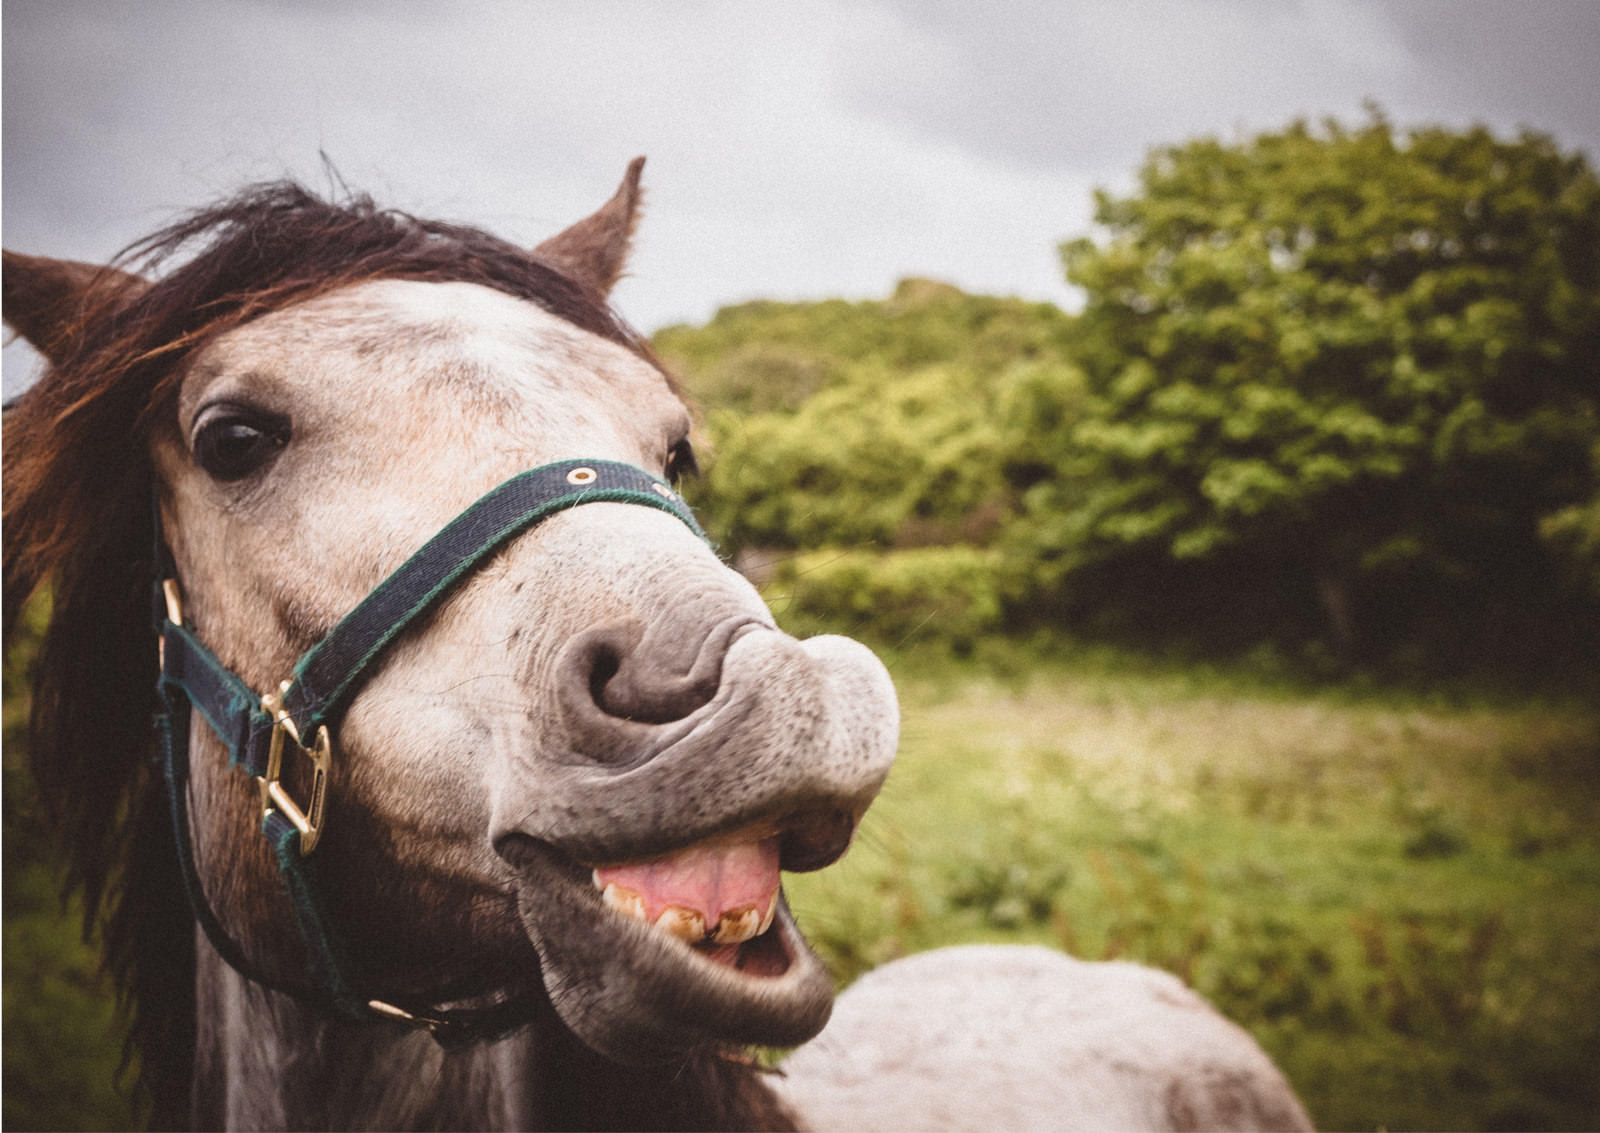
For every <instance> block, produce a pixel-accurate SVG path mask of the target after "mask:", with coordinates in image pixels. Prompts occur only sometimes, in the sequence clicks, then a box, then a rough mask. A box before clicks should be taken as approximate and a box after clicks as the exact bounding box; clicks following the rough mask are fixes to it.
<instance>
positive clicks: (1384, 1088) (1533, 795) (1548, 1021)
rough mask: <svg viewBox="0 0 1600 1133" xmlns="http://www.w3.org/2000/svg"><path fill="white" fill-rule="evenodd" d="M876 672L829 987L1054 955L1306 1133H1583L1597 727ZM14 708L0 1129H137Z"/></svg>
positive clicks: (982, 667) (1593, 1110)
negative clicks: (951, 959) (1022, 948)
mask: <svg viewBox="0 0 1600 1133" xmlns="http://www.w3.org/2000/svg"><path fill="white" fill-rule="evenodd" d="M886 656H887V657H888V659H889V662H890V666H891V669H892V671H893V672H894V674H895V679H896V684H897V686H898V688H899V690H900V696H901V701H902V711H903V718H904V724H903V740H902V745H901V753H900V756H899V759H898V762H897V764H896V767H895V770H894V772H893V774H892V775H891V777H890V780H889V783H888V785H887V787H886V789H885V791H884V793H883V795H882V797H881V798H880V799H879V801H878V802H877V803H876V804H875V805H874V807H873V809H872V811H871V812H869V814H868V816H867V820H866V822H865V824H864V826H863V828H862V830H861V833H860V835H859V837H858V839H857V841H856V844H855V846H854V847H853V848H852V850H851V852H850V853H849V854H848V855H847V856H846V858H845V859H844V860H843V861H841V862H840V863H838V864H837V865H835V866H834V867H832V868H830V869H828V870H825V871H823V872H820V873H815V874H804V875H794V876H791V877H790V879H789V882H788V884H789V889H790V892H791V894H792V899H793V901H794V904H795V906H796V908H797V910H798V914H799V917H800V919H801V923H802V925H803V926H804V927H805V929H806V931H807V932H808V934H809V935H810V936H811V938H812V940H813V942H814V944H815V945H816V947H817V949H818V951H819V952H820V953H821V954H822V955H823V957H824V958H825V959H826V960H827V962H828V963H829V964H830V965H831V966H832V968H833V970H834V972H835V973H836V975H837V977H838V979H839V981H840V982H841V984H843V983H848V982H849V981H850V980H851V979H853V978H854V977H855V976H856V975H858V974H860V973H861V972H862V971H864V970H866V969H867V968H870V967H872V966H874V965H877V964H881V963H883V962H885V961H887V960H890V959H893V958H894V957H896V956H901V955H906V954H908V953H912V952H917V951H921V950H923V949H927V948H933V947H937V946H940V945H944V944H952V943H960V942H970V941H1015V942H1037V943H1046V944H1050V945H1052V946H1055V947H1058V948H1063V949H1066V950H1067V951H1070V952H1072V953H1074V954H1076V955H1079V956H1083V957H1088V958H1112V957H1115V958H1121V959H1132V960H1138V961H1141V962H1145V963H1149V964H1154V965H1157V966H1159V967H1162V968H1166V969H1168V970H1170V971H1173V972H1175V973H1177V974H1178V975H1179V976H1181V977H1182V978H1183V979H1185V980H1187V981H1188V982H1189V983H1190V984H1191V985H1193V986H1194V987H1196V988H1198V989H1199V990H1200V991H1201V992H1202V993H1204V994H1205V995H1207V996H1209V997H1210V998H1211V999H1212V1000H1213V1001H1214V1002H1215V1003H1217V1005H1218V1006H1219V1007H1221V1008H1222V1009H1223V1010H1224V1011H1225V1012H1226V1013H1228V1014H1229V1015H1230V1016H1231V1017H1232V1018H1234V1019H1235V1020H1236V1021H1238V1022H1240V1023H1241V1024H1243V1025H1244V1026H1245V1027H1246V1028H1247V1029H1249V1030H1250V1031H1251V1032H1252V1033H1253V1034H1254V1035H1255V1036H1256V1037H1257V1039H1258V1040H1259V1041H1260V1042H1261V1043H1262V1044H1263V1046H1265V1047H1266V1049H1267V1050H1268V1051H1269V1052H1270V1053H1271V1054H1272V1055H1273V1056H1274V1058H1276V1059H1277V1060H1278V1062H1279V1063H1280V1065H1281V1066H1283V1068H1284V1069H1285V1071H1286V1072H1287V1074H1288V1075H1289V1077H1290V1079H1291V1080H1292V1081H1293V1082H1294V1084H1295V1086H1296V1087H1297V1089H1298V1090H1299V1091H1300V1093H1301V1095H1302V1097H1303V1098H1304V1100H1305V1102H1306V1104H1307V1106H1308V1108H1309V1109H1310V1110H1311V1112H1312V1114H1313V1116H1314V1117H1315V1119H1316V1120H1317V1122H1318V1123H1319V1125H1320V1126H1321V1127H1322V1128H1327V1129H1391V1130H1397V1129H1497V1128H1498V1129H1510V1128H1523V1129H1527V1128H1541V1129H1558V1128H1594V1127H1595V1126H1596V1125H1597V1124H1600V1071H1597V1069H1596V1068H1597V1067H1600V712H1597V711H1596V710H1595V709H1594V708H1593V707H1592V705H1590V704H1585V703H1583V702H1580V701H1577V700H1560V699H1556V700H1550V701H1545V702H1524V701H1518V700H1515V699H1513V698H1510V697H1504V698H1496V697H1493V696H1489V695H1487V694H1483V693H1476V694H1439V693H1434V694H1425V693H1420V692H1410V693H1404V692H1394V691H1384V690H1381V689H1377V688H1374V687H1370V686H1366V687H1360V686H1356V685H1346V686H1344V687H1341V688H1332V689H1320V690H1316V689H1308V688H1305V687H1299V686H1294V685H1291V684H1285V683H1283V682H1281V681H1276V680H1272V679H1268V678H1264V677H1262V676H1260V675H1259V674H1256V675H1251V674H1246V673H1243V672H1241V671H1238V670H1219V669H1216V668H1208V667H1206V666H1203V665H1196V664H1193V663H1189V664H1183V665H1176V664H1160V663H1156V662H1152V661H1149V660H1140V659H1137V658H1135V657H1133V656H1131V655H1128V654H1123V653H1113V652H1106V651H1094V650H1085V649H1079V650H1077V651H1071V650H1063V649H1062V648H1060V647H1056V648H1054V649H1051V650H1045V651H1040V650H1036V649H1033V648H1030V647H1029V646H1025V645H1022V644H1018V643H1010V642H1003V641H999V640H991V641H987V642H984V643H982V644H981V645H980V647H979V649H978V651H977V655H976V656H975V657H973V658H969V659H967V660H964V661H956V660H952V659H951V658H949V657H948V655H946V654H943V653H941V654H940V655H939V656H937V657H929V656H926V655H924V653H921V652H918V651H915V650H911V651H904V652H901V653H898V654H896V653H893V652H890V653H888V654H886ZM10 675H11V676H12V677H13V678H14V677H15V671H14V670H13V672H12V673H11V674H10ZM7 686H8V687H7V693H8V695H7V713H6V717H7V719H6V723H7V725H8V727H7V729H6V730H7V740H8V742H7V744H6V749H5V763H6V790H5V811H6V845H5V867H6V876H5V949H4V956H5V997H4V1010H5V1028H4V1040H5V1111H4V1124H5V1126H6V1127H8V1128H32V1129H97V1128H98V1129H105V1128H127V1127H129V1126H130V1124H131V1123H132V1122H133V1121H134V1120H135V1119H136V1115H135V1112H134V1110H133V1109H132V1108H131V1107H130V1104H129V1102H128V1100H127V1099H126V1098H125V1097H124V1096H122V1095H120V1094H119V1093H118V1092H117V1091H116V1090H115V1089H114V1088H113V1086H112V1078H113V1075H114V1073H115V1070H116V1067H117V1063H118V1053H119V1047H120V1042H119V1039H118V1037H117V1035H116V1031H115V1027H114V1024H113V1013H112V1010H111V1005H110V1002H109V999H108V996H107V993H106V989H105V987H104V986H103V984H101V983H100V982H99V981H98V980H97V979H96V977H95V974H94V966H95V961H94V956H93V953H92V951H91V950H89V949H87V948H85V947H84V946H83V945H82V944H81V943H80V942H79V940H78V925H77V920H76V916H75V914H74V912H73V910H72V909H71V908H70V907H66V908H63V907H62V906H61V905H60V904H59V903H58V902H57V900H56V897H55V893H54V885H55V877H54V871H53V869H52V867H51V865H50V862H49V858H48V855H47V854H46V853H45V852H44V843H43V842H42V841H41V839H40V831H39V830H38V829H37V828H36V826H35V824H34V822H33V820H32V817H31V814H30V810H29V806H28V802H27V799H28V792H27V784H26V780H25V777H24V776H23V774H22V771H21V768H20V765H19V760H20V757H21V754H22V743H21V742H20V736H19V728H18V725H19V724H20V711H21V688H22V682H20V681H18V680H16V679H11V680H8V682H7Z"/></svg>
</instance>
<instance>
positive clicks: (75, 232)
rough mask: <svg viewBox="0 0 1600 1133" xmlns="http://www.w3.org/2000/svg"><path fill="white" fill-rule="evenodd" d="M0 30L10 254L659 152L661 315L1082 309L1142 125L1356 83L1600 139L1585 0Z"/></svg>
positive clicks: (207, 22)
mask: <svg viewBox="0 0 1600 1133" xmlns="http://www.w3.org/2000/svg"><path fill="white" fill-rule="evenodd" d="M3 38H4V71H3V76H4V134H3V146H4V154H3V157H4V168H3V174H4V181H3V184H4V211H3V225H4V237H5V244H6V246H7V247H10V248H14V249H17V250H19V251H27V252H32V253H36V254H48V255H59V256H67V257H73V258H79V259H93V260H103V259H106V258H108V257H110V256H111V255H112V254H113V253H115V252H116V251H117V250H119V249H120V248H121V247H122V246H123V245H125V244H127V243H129V242H130V241H132V240H134V239H136V238H137V237H139V236H141V235H144V234H145V233H147V232H149V231H150V230H152V229H154V228H156V227H158V226H160V225H161V224H163V223H165V222H166V221H168V220H170V219H172V217H173V216H174V215H175V214H177V213H178V212H181V211H183V210H186V209H189V208H192V207H195V206H198V205H201V204H204V203H206V202H209V201H210V200H212V199H214V198H216V197H218V196H220V195H223V194H226V193H228V192H230V191H231V190H233V189H235V188H237V187H238V186H239V185H241V184H243V183H245V182H248V181H256V180H262V179H267V178H273V177H279V176H283V175H285V174H288V175H292V176H296V177H299V178H301V179H303V180H306V181H307V183H308V184H311V185H312V186H313V187H318V188H325V187H326V186H327V180H326V177H325V176H324V174H323V172H322V164H321V158H320V157H319V154H326V155H327V157H328V158H329V159H330V160H331V161H332V162H333V163H334V164H335V165H336V166H337V168H338V169H339V171H340V172H341V173H342V174H343V176H344V178H345V180H346V181H348V182H349V183H350V184H352V185H354V186H356V187H358V188H361V189H365V190H367V191H369V192H371V193H372V194H373V195H374V196H376V197H378V198H379V199H380V201H382V202H383V203H386V204H392V205H395V206H397V207H401V208H405V209H408V210H410V211H413V212H417V213H420V214H425V215H431V216H436V217H441V218H446V219H451V220H460V221H467V222H471V223H475V224H479V225H481V226H484V227H487V228H489V229H491V230H493V231H495V232H497V233H499V234H501V235H504V236H508V237H512V238H515V239H518V240H521V241H524V242H526V243H529V244H532V243H535V242H537V241H538V240H540V239H542V238H543V237H545V236H547V235H549V234H550V233H552V232H554V231H556V230H557V229H559V228H561V227H563V226H564V225H565V224H567V223H568V222H570V221H572V220H574V219H577V218H578V217H579V216H581V215H584V214H586V213H587V212H589V211H591V210H592V209H593V208H595V207H596V206H597V205H598V204H599V203H600V202H601V201H603V200H604V199H605V198H606V197H607V196H608V195H610V193H611V191H612V190H613V188H614V187H615V185H616V182H617V180H618V179H619V178H620V176H621V174H622V170H623V168H624V166H625V165H626V163H627V161H628V159H629V158H631V157H633V156H634V155H635V154H646V155H648V157H649V164H648V165H647V167H646V170H645V182H646V186H647V189H648V194H649V196H648V211H647V214H646V219H645V223H644V225H643V227H642V229H641V232H640V236H639V241H638V245H637V251H636V254H635V258H634V261H633V264H632V275H631V277H630V278H628V279H626V280H624V282H623V283H622V284H621V285H620V286H619V287H618V289H617V292H616V293H615V296H614V298H615V299H616V302H617V304H618V306H619V307H620V308H621V309H622V311H623V313H624V314H625V315H627V316H628V317H629V318H630V319H631V320H632V321H633V322H635V323H636V324H637V325H639V326H640V327H641V328H643V329H645V330H647V331H651V330H655V329H657V328H658V327H660V326H663V325H665V324H668V323H671V322H678V321H691V322H699V321H703V320H705V319H707V318H709V317H710V316H711V314H713V313H714V312H715V310H716V309H717V307H719V306H721V305H723V304H727V303H735V302H740V301H742V300H745V299H750V298H755V297H775V298H820V297H824V296H835V295H837V296H845V297H848V298H871V297H880V296H883V295H885V294H887V293H888V292H889V291H890V289H891V288H892V287H893V285H894V283H895V281H896V280H897V279H899V278H900V277H902V276H906V275H925V276H932V277H935V278H939V279H944V280H948V281H950V282H953V283H955V284H958V285H959V286H961V287H963V288H966V289H968V290H972V291H982V292H991V293H998V294H1015V295H1022V296H1026V297H1030V298H1042V299H1049V300H1052V301H1055V302H1059V303H1063V304H1070V303H1071V302H1072V297H1071V295H1070V294H1069V292H1068V290H1067V288H1066V286H1065V284H1064V283H1063V282H1062V280H1061V273H1060V268H1059V265H1058V263H1057V260H1056V253H1055V248H1056V245H1057V243H1059V242H1060V241H1061V240H1062V239H1065V238H1069V237H1072V236H1077V235H1082V234H1084V233H1086V232H1087V231H1089V226H1090V210H1091V208H1092V199H1091V191H1092V189H1093V188H1094V187H1095V186H1102V187H1109V188H1112V189H1125V188H1127V187H1129V186H1130V185H1131V183H1132V175H1133V173H1134V171H1135V170H1136V169H1137V168H1138V166H1139V163H1140V162H1141V160H1142V159H1143V157H1144V155H1145V153H1146V151H1147V150H1148V149H1149V148H1150V147H1151V146H1155V145H1161V144H1166V143H1172V142H1178V141H1182V140H1184V139H1186V138H1189V137H1193V136H1196V135H1199V134H1215V135H1220V136H1222V137H1224V138H1232V137H1240V136H1244V135H1247V134H1250V133H1254V132H1258V131H1261V130H1268V129H1277V128H1279V127H1281V126H1283V125H1285V124H1286V123H1288V122H1289V121H1291V120H1292V119H1294V118H1296V117H1300V116H1306V117H1311V118H1321V117H1323V116H1329V115H1331V116H1335V117H1338V118H1341V119H1343V120H1346V121H1349V122H1357V121H1359V120H1361V119H1362V117H1363V110H1362V105H1363V102H1364V101H1365V100H1368V99H1371V100H1376V101H1377V102H1378V103H1379V104H1381V105H1382V106H1383V108H1384V109H1385V110H1386V111H1387V113H1388V114H1389V116H1390V117H1391V118H1392V119H1393V120H1394V121H1395V122H1396V123H1397V124H1399V125H1402V126H1409V125H1418V124H1425V123H1441V124H1445V125H1449V126H1466V125H1469V124H1471V123H1474V122H1483V123H1486V124H1488V125H1489V126H1491V127H1493V128H1495V129H1496V130H1497V131H1500V132H1502V133H1506V134H1510V133H1512V132H1514V131H1515V130H1517V129H1518V128H1520V127H1524V126H1526V127H1531V128H1534V129H1538V130H1541V131H1544V132H1547V133H1550V134H1553V135H1554V136H1555V137H1556V138H1557V140H1558V141H1559V142H1560V143H1561V144H1562V145H1564V146H1565V147H1568V148H1578V149H1583V150H1584V151H1585V152H1586V153H1587V154H1588V155H1589V157H1590V159H1591V161H1593V160H1594V158H1595V156H1596V155H1597V154H1600V81H1597V80H1596V78H1595V74H1596V70H1597V68H1600V2H1596V0H1190V2H1179V0H1160V2H1157V0H1095V2H1087V3H1073V2H1071V0H981V2H980V0H966V2H957V0H839V2H831V0H830V2H810V0H788V2H784V3H766V2H763V0H745V2H735V0H727V2H716V0H708V2H697V3H687V2H675V0H674V2H669V0H655V2H646V0H636V2H631V3H629V2H609V0H550V2H540V0H502V2H492V0H343V2H339V0H321V2H319V0H139V2H137V3H134V2H125V0H95V2H85V0H4V23H3ZM5 355H6V358H5V361H6V375H5V376H6V389H7V391H8V392H11V391H13V390H14V389H15V388H16V386H17V384H18V381H19V379H20V378H22V377H25V376H26V371H27V369H28V368H29V364H28V363H27V362H26V361H23V363H22V365H21V366H19V365H18V364H17V363H18V361H19V351H18V348H15V347H13V348H9V349H7V350H6V352H5ZM19 370H20V371H22V372H21V373H19Z"/></svg>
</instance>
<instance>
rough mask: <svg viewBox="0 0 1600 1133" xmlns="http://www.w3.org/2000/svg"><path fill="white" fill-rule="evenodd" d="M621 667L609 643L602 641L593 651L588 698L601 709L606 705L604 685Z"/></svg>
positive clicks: (620, 661) (619, 659)
mask: <svg viewBox="0 0 1600 1133" xmlns="http://www.w3.org/2000/svg"><path fill="white" fill-rule="evenodd" d="M621 669H622V659H621V658H620V657H618V656H617V654H616V652H615V651H614V650H613V649H612V648H611V647H610V645H609V644H605V643H602V644H600V645H599V647H598V648H597V649H596V650H595V652H594V658H593V660H592V661H591V667H590V669H589V698H590V699H591V700H593V701H594V702H595V704H597V705H598V706H599V707H600V708H601V709H602V710H604V709H605V706H606V700H605V697H606V685H608V684H610V683H611V678H612V677H614V676H616V675H617V673H618V672H619V671H620V670H621Z"/></svg>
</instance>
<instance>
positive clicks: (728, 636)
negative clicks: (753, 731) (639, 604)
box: [566, 619, 751, 724]
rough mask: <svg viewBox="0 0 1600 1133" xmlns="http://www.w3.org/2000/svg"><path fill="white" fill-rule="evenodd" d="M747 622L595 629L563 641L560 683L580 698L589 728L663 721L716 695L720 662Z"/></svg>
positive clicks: (633, 624)
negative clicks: (563, 670) (563, 667)
mask: <svg viewBox="0 0 1600 1133" xmlns="http://www.w3.org/2000/svg"><path fill="white" fill-rule="evenodd" d="M750 624H751V623H750V622H749V620H748V619H739V620H738V621H731V622H724V623H720V624H715V625H713V626H712V627H711V628H709V629H706V628H703V627H700V628H698V629H696V628H689V629H688V630H687V631H685V627H683V626H681V625H672V624H662V625H656V626H646V625H643V624H641V623H639V622H622V623H613V624H608V625H603V626H596V627H595V628H593V629H590V630H588V631H586V632H584V633H581V634H579V635H578V636H577V637H575V638H573V640H572V641H571V642H570V643H569V644H568V646H567V649H568V653H567V657H568V661H567V664H568V665H570V666H571V667H570V668H568V669H567V673H568V676H567V677H566V680H568V681H570V682H572V683H571V684H570V685H569V686H568V687H569V688H571V690H572V691H573V692H577V690H578V689H584V690H585V691H586V693H587V696H586V698H585V700H586V702H587V704H586V707H585V712H586V713H592V712H593V710H594V709H599V712H600V716H599V717H598V718H597V719H596V720H595V723H596V724H600V723H602V722H604V721H608V720H609V721H618V720H620V721H628V722H631V723H637V724H670V723H672V722H674V721H676V720H682V719H683V718H684V717H686V716H689V715H691V714H692V713H694V712H695V711H696V710H697V709H699V708H701V707H703V706H705V705H706V704H707V703H709V702H710V701H711V699H712V697H714V696H716V694H717V689H718V687H719V686H720V684H721V682H722V659H723V657H724V656H725V655H726V654H727V651H728V646H729V645H730V644H731V643H732V642H733V639H734V638H735V637H736V636H737V635H738V631H739V630H740V629H742V628H744V627H745V626H748V625H750Z"/></svg>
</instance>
